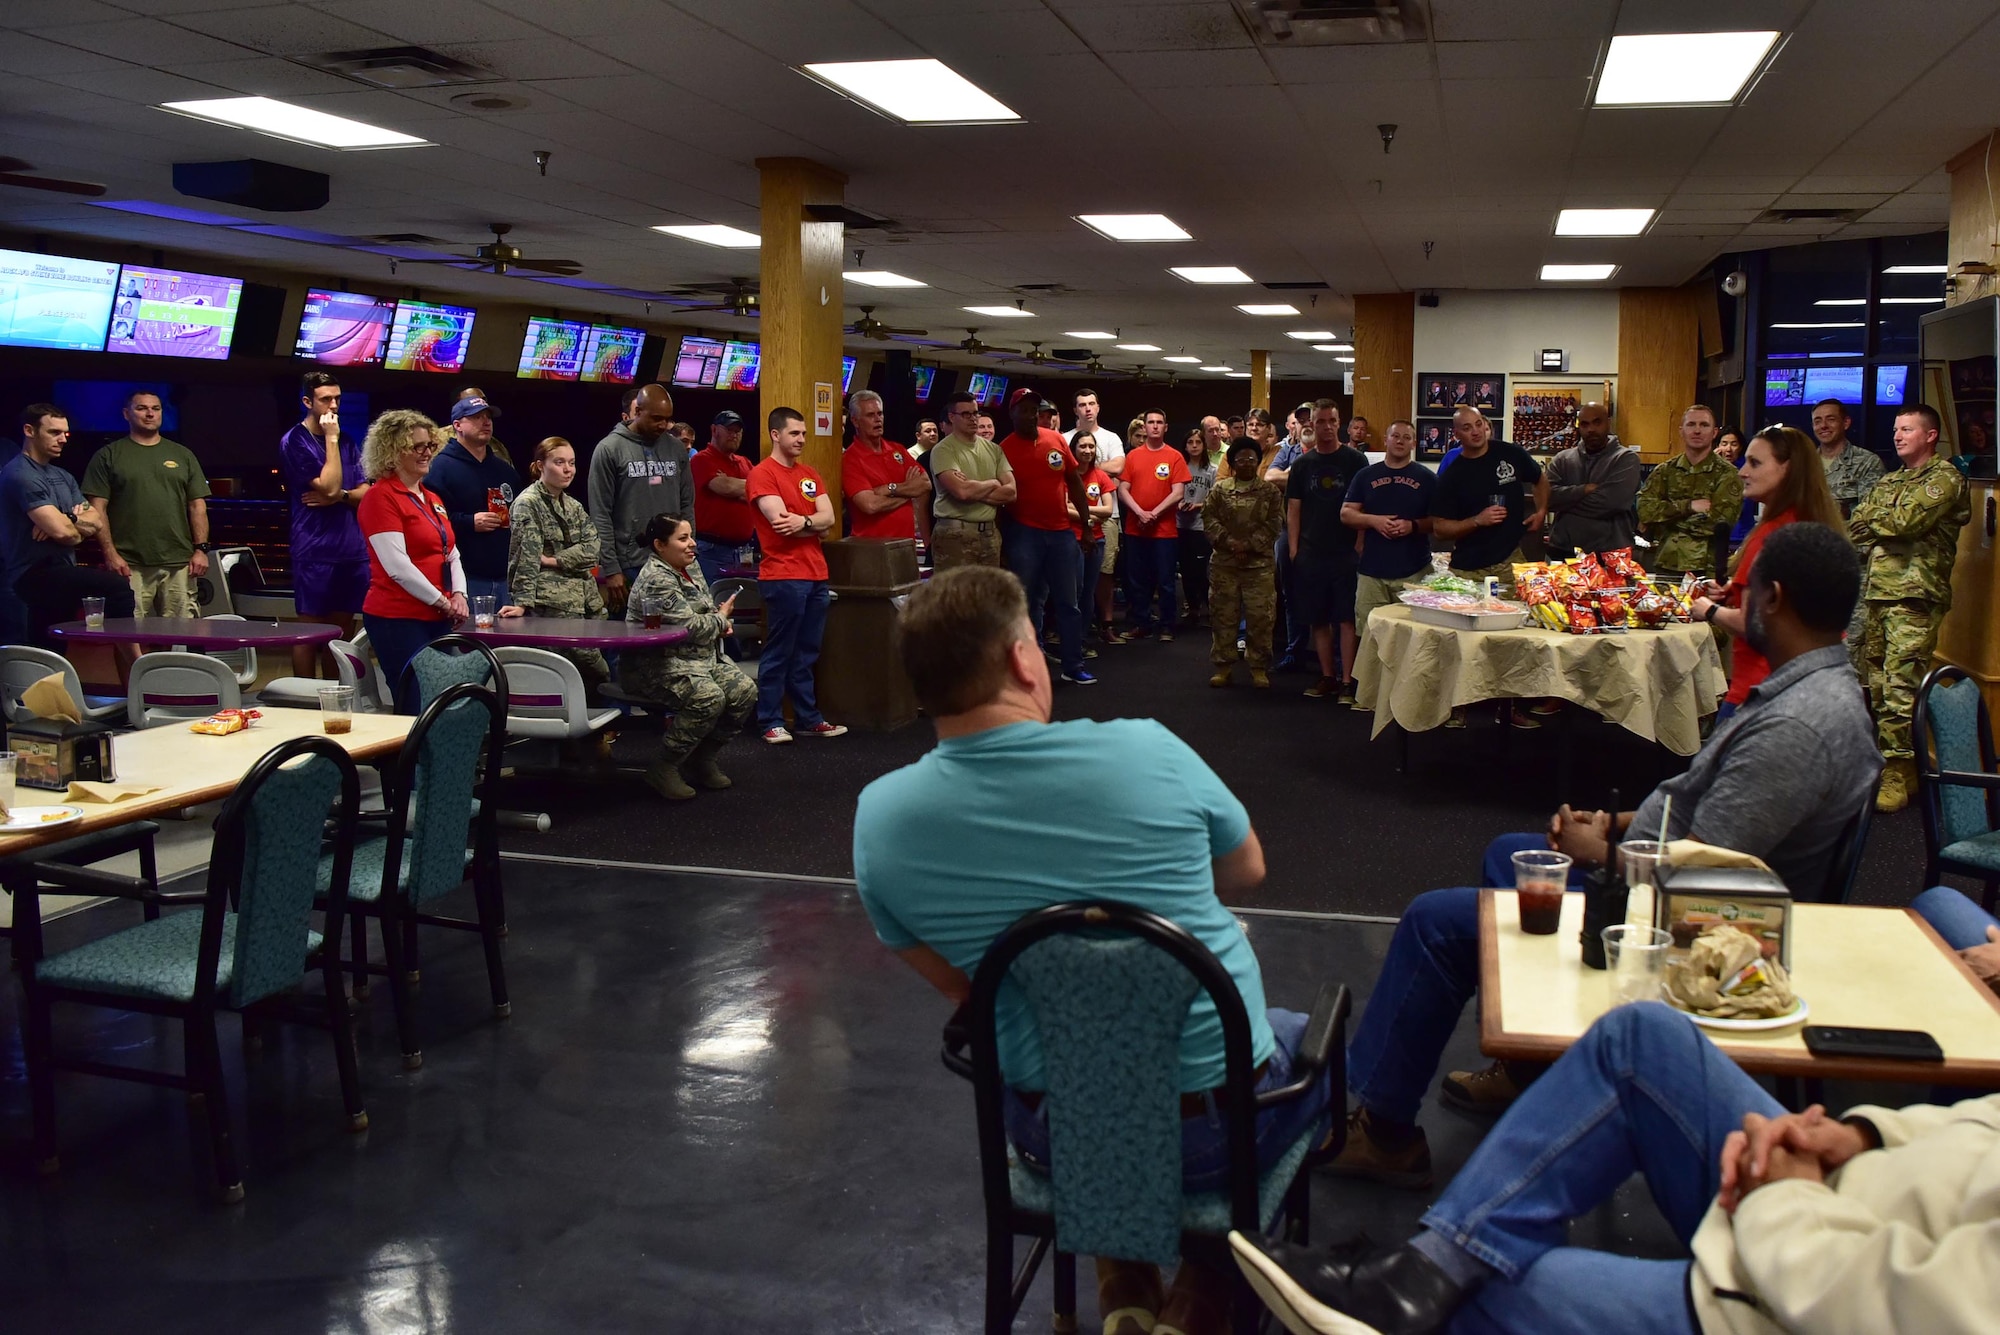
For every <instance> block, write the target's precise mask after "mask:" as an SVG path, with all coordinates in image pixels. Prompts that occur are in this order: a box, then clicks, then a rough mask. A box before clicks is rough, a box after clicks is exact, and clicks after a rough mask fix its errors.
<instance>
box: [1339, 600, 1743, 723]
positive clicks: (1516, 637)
mask: <svg viewBox="0 0 2000 1335" xmlns="http://www.w3.org/2000/svg"><path fill="white" fill-rule="evenodd" d="M1358 659H1359V661H1358V662H1356V664H1355V671H1354V679H1355V686H1356V689H1355V698H1356V700H1357V701H1358V703H1359V704H1360V705H1361V707H1362V708H1364V709H1373V710H1374V711H1375V729H1374V733H1372V734H1371V736H1372V735H1379V734H1380V733H1381V731H1382V729H1384V728H1386V727H1388V726H1389V723H1390V721H1391V720H1394V721H1395V722H1396V723H1397V724H1399V725H1401V726H1402V727H1403V728H1405V729H1407V730H1408V731H1410V732H1424V731H1427V730H1428V729H1431V728H1435V727H1438V726H1440V725H1441V724H1443V723H1444V721H1445V720H1446V719H1447V718H1449V717H1450V716H1451V711H1452V709H1453V707H1454V706H1457V705H1469V704H1476V703H1477V702H1479V701H1481V700H1498V699H1503V698H1514V699H1530V700H1533V699H1540V698H1543V697H1552V698H1554V699H1558V700H1568V701H1570V702H1572V703H1574V704H1578V705H1582V706H1583V707H1584V708H1585V709H1589V710H1592V711H1594V712H1596V713H1598V714H1602V715H1603V716H1604V717H1606V718H1608V719H1610V720H1611V721H1612V722H1613V723H1617V724H1620V725H1622V726H1624V727H1626V728H1629V729H1631V730H1632V731H1633V732H1636V733H1638V734H1639V735H1640V736H1641V737H1644V738H1647V739H1648V740H1650V741H1656V742H1658V743H1660V745H1662V746H1664V747H1666V748H1667V749H1668V750H1669V751H1672V752H1673V753H1674V754H1675V755H1681V756H1691V755H1693V754H1694V753H1695V752H1696V751H1698V750H1700V749H1701V720H1702V717H1703V716H1704V715H1707V714H1712V713H1714V712H1715V705H1716V701H1717V700H1718V699H1720V698H1721V696H1722V693H1723V691H1725V690H1726V689H1728V682H1727V680H1726V679H1725V678H1724V677H1723V675H1722V656H1721V655H1720V654H1719V653H1717V652H1716V648H1715V638H1714V636H1713V635H1711V634H1710V633H1709V629H1708V627H1706V626H1668V627H1666V628H1664V629H1662V630H1635V631H1631V632H1628V633H1627V634H1624V635H1567V634H1563V633H1560V632H1558V631H1552V630H1544V629H1542V628H1541V627H1539V626H1530V627H1526V628H1524V629H1521V630H1485V631H1473V630H1448V629H1446V628H1445V627H1443V626H1433V625H1430V624H1428V623H1426V622H1422V621H1413V620H1411V619H1410V610H1409V609H1408V608H1407V607H1400V606H1398V607H1383V608H1378V609H1377V610H1376V611H1374V612H1373V613H1371V614H1370V615H1369V617H1368V635H1367V637H1366V638H1365V639H1364V640H1363V641H1362V643H1361V651H1360V654H1359V655H1358Z"/></svg>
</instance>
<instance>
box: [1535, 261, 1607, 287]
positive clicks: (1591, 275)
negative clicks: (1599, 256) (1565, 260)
mask: <svg viewBox="0 0 2000 1335" xmlns="http://www.w3.org/2000/svg"><path fill="white" fill-rule="evenodd" d="M1617 272H1618V266H1617V265H1615V264H1544V265H1543V266H1542V281H1543V282H1544V283H1594V282H1598V281H1599V280H1601V279H1605V278H1609V277H1611V275H1612V274H1615V273H1617Z"/></svg>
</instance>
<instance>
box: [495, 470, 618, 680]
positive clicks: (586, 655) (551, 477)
mask: <svg viewBox="0 0 2000 1335" xmlns="http://www.w3.org/2000/svg"><path fill="white" fill-rule="evenodd" d="M528 476H529V477H531V478H533V479H534V481H533V482H531V483H529V484H528V486H527V488H526V489H525V490H524V491H522V493H521V494H520V495H519V496H516V497H515V498H514V508H513V511H512V514H513V546H512V547H510V548H509V549H508V553H507V587H508V588H509V589H511V590H512V591H513V594H514V598H515V600H516V601H518V602H519V603H520V604H521V611H522V613H523V614H524V615H526V616H533V617H579V618H585V619H588V620H591V621H596V620H599V619H601V618H602V617H603V616H604V598H603V596H602V595H601V594H599V593H598V591H597V543H598V539H597V526H596V525H595V524H593V523H591V522H590V514H589V512H587V511H586V510H585V509H584V508H583V505H582V503H581V502H579V501H578V500H577V499H576V497H574V496H572V495H570V494H569V489H570V486H571V484H573V483H574V482H575V481H576V447H575V446H574V445H571V444H570V443H569V442H568V441H566V440H564V439H563V438H562V437H561V436H550V437H549V438H548V439H547V440H544V441H543V442H542V443H541V444H539V445H537V446H535V457H534V459H533V460H532V461H531V462H530V463H529V464H528ZM559 652H561V653H562V655H563V657H565V658H567V659H569V660H570V662H572V663H574V664H576V667H577V671H579V672H581V673H582V674H583V684H584V686H585V687H586V688H588V689H591V690H595V689H596V688H597V687H598V686H601V685H602V684H604V683H605V682H607V681H609V680H611V669H610V668H609V667H608V666H606V664H605V662H604V655H603V654H601V653H599V652H598V651H597V650H595V649H565V650H561V651H559Z"/></svg>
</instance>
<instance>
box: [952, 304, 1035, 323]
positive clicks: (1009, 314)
mask: <svg viewBox="0 0 2000 1335" xmlns="http://www.w3.org/2000/svg"><path fill="white" fill-rule="evenodd" d="M961 309H963V310H968V311H971V312H972V313H973V314H974V315H990V316H992V317H993V318H994V319H996V320H1019V319H1024V318H1026V317H1029V316H1032V315H1033V314H1034V312H1033V311H1024V310H1022V309H1021V308H1020V307H1019V306H965V307H962V308H961Z"/></svg>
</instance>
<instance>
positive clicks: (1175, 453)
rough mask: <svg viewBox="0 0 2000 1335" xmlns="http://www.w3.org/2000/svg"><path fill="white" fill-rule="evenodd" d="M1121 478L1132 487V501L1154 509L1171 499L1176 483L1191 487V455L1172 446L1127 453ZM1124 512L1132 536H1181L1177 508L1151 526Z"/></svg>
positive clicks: (1144, 446)
mask: <svg viewBox="0 0 2000 1335" xmlns="http://www.w3.org/2000/svg"><path fill="white" fill-rule="evenodd" d="M1119 477H1120V480H1121V481H1123V482H1125V483H1126V484H1127V485H1128V486H1130V487H1131V488H1132V499H1133V500H1134V501H1136V502H1137V503H1138V504H1140V505H1142V506H1144V507H1145V508H1146V509H1148V510H1150V509H1152V508H1153V507H1154V506H1156V505H1158V504H1159V503H1160V502H1161V501H1164V500H1165V499H1167V493H1168V492H1170V491H1172V490H1173V489H1174V487H1175V485H1176V484H1178V485H1181V486H1186V485H1187V480H1188V477H1189V474H1188V466H1187V456H1186V455H1184V454H1182V453H1181V452H1180V451H1179V450H1177V449H1175V448H1173V447H1172V446H1171V445H1159V446H1152V445H1141V446H1140V447H1139V448H1138V449H1136V450H1127V451H1125V471H1124V472H1123V473H1122V474H1120V475H1119ZM1124 513H1125V532H1126V534H1127V536H1129V537H1134V538H1171V537H1176V536H1178V535H1179V533H1180V525H1178V524H1177V523H1175V522H1174V514H1175V511H1174V509H1173V507H1169V508H1168V509H1167V510H1166V511H1165V512H1164V513H1163V514H1161V515H1160V517H1159V518H1158V519H1155V520H1154V521H1153V522H1152V523H1150V524H1141V523H1140V522H1139V520H1138V516H1136V515H1134V514H1133V513H1132V511H1130V510H1126V511H1125V512H1124Z"/></svg>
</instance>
